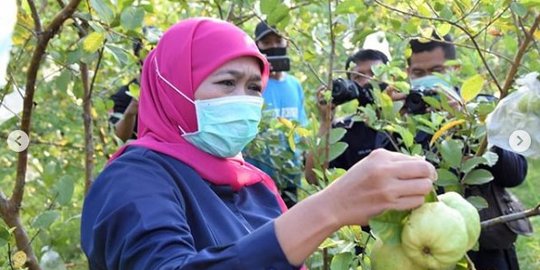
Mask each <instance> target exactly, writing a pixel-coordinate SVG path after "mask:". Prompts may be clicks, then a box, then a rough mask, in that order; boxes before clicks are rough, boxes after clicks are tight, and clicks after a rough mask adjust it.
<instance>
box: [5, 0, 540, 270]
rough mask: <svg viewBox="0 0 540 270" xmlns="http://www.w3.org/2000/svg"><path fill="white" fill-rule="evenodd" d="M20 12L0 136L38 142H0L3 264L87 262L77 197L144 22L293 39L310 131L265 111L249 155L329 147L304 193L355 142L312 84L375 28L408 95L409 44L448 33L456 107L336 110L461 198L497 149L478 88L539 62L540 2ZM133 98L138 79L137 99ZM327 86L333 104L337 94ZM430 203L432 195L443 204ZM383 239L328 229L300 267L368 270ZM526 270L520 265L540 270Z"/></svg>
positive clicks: (289, 161)
mask: <svg viewBox="0 0 540 270" xmlns="http://www.w3.org/2000/svg"><path fill="white" fill-rule="evenodd" d="M18 7H19V10H18V15H17V25H16V27H15V31H14V34H13V48H12V51H11V61H10V64H9V67H8V72H7V84H6V86H5V87H4V88H2V89H0V101H2V100H4V97H5V96H6V95H8V94H11V93H20V97H21V99H23V101H24V102H23V108H22V111H21V112H20V113H17V112H14V113H15V115H14V117H12V118H11V119H9V120H8V121H6V122H3V123H0V125H1V126H2V129H1V131H0V137H2V138H3V139H5V138H7V136H8V134H9V132H10V131H11V130H15V129H21V130H23V131H25V132H26V133H28V134H29V135H30V141H31V143H30V147H29V148H28V149H27V150H25V151H22V152H20V153H15V152H12V151H10V150H9V149H8V148H7V147H6V146H5V144H2V146H1V147H0V217H1V218H2V220H3V222H0V268H2V269H25V268H26V269H32V270H34V269H86V268H87V266H86V262H85V258H84V255H83V254H82V251H81V250H80V247H79V225H80V212H81V206H82V201H83V198H84V194H85V192H86V191H87V190H88V188H89V187H90V186H91V184H92V179H94V178H95V176H96V175H97V174H98V173H99V172H100V171H101V170H102V168H103V166H104V165H105V163H106V161H107V159H108V158H109V157H110V156H111V155H112V154H113V153H114V152H115V150H116V149H117V148H118V147H119V145H121V141H120V140H119V139H117V138H116V137H115V136H114V132H113V131H112V129H111V127H110V125H109V123H108V117H109V111H111V110H112V107H113V102H112V101H111V100H110V96H111V95H112V94H113V93H114V92H115V91H116V90H117V89H118V88H119V87H120V86H122V85H124V84H127V83H128V82H129V81H131V80H132V79H134V78H136V77H137V76H138V72H139V69H140V66H139V61H140V59H138V58H137V57H136V56H135V55H134V54H133V53H132V47H133V44H134V42H136V41H139V40H141V41H142V44H143V49H142V54H141V57H144V55H146V53H148V51H149V50H151V49H152V46H154V45H155V43H153V41H151V40H149V39H148V37H147V36H145V34H144V33H143V30H142V29H143V27H144V26H154V27H156V28H158V29H161V30H165V29H166V28H167V27H168V26H170V25H172V24H173V23H175V22H177V21H179V20H181V19H183V18H187V17H192V16H209V17H216V18H221V19H224V20H228V21H231V22H233V23H235V24H237V25H239V26H240V27H241V28H243V29H244V30H245V31H246V32H247V33H253V30H254V26H255V24H256V23H257V22H258V21H259V20H261V19H267V20H268V22H269V23H270V24H272V25H276V27H277V28H278V29H279V30H280V31H281V32H282V33H284V35H285V36H286V38H287V39H288V41H289V54H290V56H291V58H292V71H291V73H292V74H294V75H295V76H296V77H297V78H299V79H300V80H301V81H302V86H303V87H304V89H305V97H306V101H305V105H306V106H307V110H308V112H309V115H310V121H309V124H308V126H306V127H302V126H300V125H299V124H298V123H294V122H290V121H287V120H284V119H272V117H271V116H266V117H265V118H264V119H265V120H263V123H261V133H260V134H259V136H258V137H257V139H256V140H254V141H253V143H252V144H250V145H249V146H248V148H247V149H246V151H247V152H249V153H252V154H262V153H270V155H271V156H272V158H271V159H270V160H268V161H267V162H268V165H269V166H272V167H275V168H279V170H280V174H279V175H294V174H302V173H303V166H302V164H297V163H294V162H293V160H294V159H296V158H298V156H297V155H296V154H295V152H296V153H301V152H306V151H312V152H314V153H321V154H318V155H316V156H315V170H314V172H315V174H316V176H317V178H319V182H318V184H317V185H310V184H308V183H307V182H303V183H302V185H301V196H300V198H299V199H302V198H303V197H305V196H307V195H308V194H311V193H313V192H316V191H317V190H319V189H320V188H322V187H324V186H326V185H328V184H330V183H331V182H332V181H334V180H335V179H337V178H338V177H339V176H340V175H341V174H342V173H343V172H344V171H343V170H340V169H328V168H326V164H327V162H328V161H330V160H332V159H334V158H335V157H337V156H339V155H340V154H341V153H343V151H345V149H346V147H347V144H346V143H344V142H341V141H340V139H341V138H342V137H343V136H344V134H345V130H344V129H342V128H336V129H332V130H328V132H326V135H325V136H318V135H317V131H318V128H319V123H320V121H319V116H318V111H317V101H316V95H317V94H316V89H318V88H319V86H321V85H323V86H326V88H330V86H331V85H332V83H331V82H332V80H333V79H335V78H338V77H344V76H345V70H344V68H343V66H344V62H345V59H346V57H347V56H348V55H350V54H352V53H353V52H355V51H356V50H357V49H358V48H359V47H360V45H361V44H362V41H363V40H364V39H365V37H366V36H367V35H369V34H371V33H373V32H376V31H383V32H385V34H386V38H387V39H388V42H389V44H390V48H391V51H390V52H391V54H392V61H391V62H390V64H389V65H387V66H384V67H379V68H376V69H375V70H374V74H375V76H374V78H373V80H374V81H379V82H385V83H387V84H389V85H391V86H392V87H394V88H395V89H397V90H398V91H400V92H403V93H408V91H409V89H410V85H409V82H408V78H407V75H406V73H405V72H404V70H405V67H406V63H407V57H408V56H410V54H411V50H410V48H408V45H407V44H408V41H409V40H410V39H411V38H420V39H421V40H429V39H431V37H432V33H433V32H434V31H435V32H436V33H437V34H439V35H440V36H442V35H445V34H451V35H452V36H453V38H454V44H455V45H456V46H457V48H458V59H457V60H455V61H452V62H449V63H447V65H450V66H455V67H459V68H456V69H454V72H453V73H452V74H451V76H450V80H451V82H452V84H453V85H456V86H460V87H461V96H462V100H461V101H462V104H461V105H462V110H456V109H454V108H453V107H452V106H450V104H449V100H448V99H447V98H445V97H444V96H441V97H440V98H438V99H437V98H433V97H426V98H424V101H425V102H426V103H428V104H429V105H430V107H431V108H434V109H433V110H432V111H430V112H429V113H426V114H402V113H400V108H401V106H402V104H397V103H396V104H395V103H394V102H392V100H391V98H390V97H389V96H388V95H387V94H386V93H385V92H384V91H381V89H376V90H375V91H374V93H375V100H376V102H375V104H376V105H369V106H367V107H360V108H359V107H358V104H357V103H356V102H350V103H347V104H343V105H340V106H338V107H337V108H336V116H337V117H339V116H344V115H350V114H355V119H356V120H361V121H365V122H366V123H367V124H368V125H369V126H370V127H373V128H375V129H377V130H380V131H384V132H385V133H386V134H387V135H388V138H389V139H390V140H391V142H392V145H393V146H394V148H395V150H396V151H399V152H403V153H407V154H410V155H421V156H425V158H426V159H428V160H429V161H430V162H432V163H434V164H436V165H437V168H438V174H439V180H438V181H437V182H436V185H437V187H435V188H443V189H444V190H446V191H455V192H457V193H462V192H463V188H464V187H466V186H472V185H479V184H483V183H486V182H489V181H491V180H492V179H493V176H492V175H491V174H490V173H489V172H488V171H487V170H486V169H484V168H485V166H490V165H493V164H494V163H495V162H496V161H497V155H496V154H493V153H491V152H489V151H486V149H487V141H486V125H485V120H486V117H487V115H488V114H489V113H490V112H492V111H493V110H494V108H495V106H496V102H484V101H480V100H478V99H476V98H475V97H476V96H477V95H478V94H479V93H487V94H494V95H496V96H498V97H499V98H500V99H502V98H504V97H505V96H507V95H508V94H509V93H511V92H512V91H513V90H514V88H515V84H514V81H515V79H516V78H518V77H519V76H521V75H524V74H527V73H530V72H532V71H539V70H540V47H538V46H539V45H538V43H537V40H538V39H539V38H540V31H539V30H538V25H539V23H540V1H538V0H519V1H509V0H495V1H482V0H477V1H474V0H458V1H450V2H448V1H443V0H433V1H423V0H408V1H394V0H388V1H378V0H365V1H356V0H344V1H335V0H334V1H332V0H328V1H314V0H303V1H300V0H298V1H297V0H291V1H277V0H265V1H255V0H245V1H184V0H171V1H165V0H137V1H135V0H117V1H110V0H89V1H81V0H44V1H34V0H21V1H18ZM171 11H173V12H171ZM138 91H139V89H137V88H136V87H131V88H130V94H131V95H134V96H136V95H138ZM326 92H327V93H326V94H325V96H326V97H327V99H329V98H330V97H331V95H330V90H328V91H326ZM537 103H538V102H537V101H530V102H527V103H525V102H523V104H520V105H519V106H520V108H521V110H522V111H523V112H525V113H529V114H531V115H532V114H535V113H537V111H538V110H537V107H538V106H537V105H538V104H537ZM536 117H538V116H536ZM419 131H422V132H425V133H427V134H430V135H431V136H432V139H431V141H430V142H429V145H427V147H423V146H422V145H419V144H417V143H416V142H415V140H414V136H415V134H417V133H418V132H419ZM530 170H535V168H531V169H530ZM276 181H277V183H278V185H280V186H284V185H287V184H288V183H287V181H288V180H287V178H286V177H278V178H277V179H276ZM466 199H467V201H468V203H470V204H472V205H474V206H475V207H476V208H477V209H481V208H483V207H486V206H487V203H486V201H485V200H483V199H482V198H480V197H475V196H472V197H467V198H466ZM426 201H427V202H430V203H436V202H435V201H437V197H436V196H434V195H432V196H430V198H427V199H426ZM439 203H441V202H439ZM450 210H452V209H450ZM413 215H414V214H411V213H409V212H387V213H384V214H383V215H381V216H379V217H377V218H376V219H374V220H372V222H371V224H370V225H371V227H372V230H373V232H374V233H375V234H376V235H378V236H379V237H380V238H382V239H386V240H387V241H390V242H392V241H396V242H400V241H401V239H402V238H399V236H400V235H401V236H402V231H403V230H404V225H403V224H404V222H403V221H404V220H408V219H409V218H410V219H412V218H413V217H412V216H413ZM458 227H459V226H458ZM537 229H540V228H537ZM402 237H403V236H402ZM392 239H393V240H392ZM448 244H450V243H448ZM456 244H457V245H460V244H463V243H456ZM467 244H469V243H467ZM382 247H384V248H388V247H385V246H381V244H380V243H379V244H378V243H376V241H375V240H374V239H373V238H372V237H371V236H370V235H369V234H367V233H365V232H363V231H362V230H361V229H360V228H359V227H356V226H350V227H345V228H343V229H342V230H340V231H339V232H337V233H336V234H335V235H334V236H333V237H331V238H328V239H327V240H326V241H325V242H324V243H323V244H322V245H321V246H320V248H319V250H318V251H317V252H316V253H315V254H314V255H313V256H312V257H310V258H309V259H308V260H307V261H306V265H307V266H308V267H309V268H310V269H351V268H353V269H371V267H372V266H373V262H374V261H376V259H375V258H376V257H377V254H381V252H382V253H383V254H384V252H385V251H381V248H382ZM390 248H393V249H395V248H399V247H396V246H391V247H390ZM358 249H364V250H365V251H366V252H364V253H359V252H358ZM522 252H523V253H524V254H527V256H531V257H533V258H534V257H536V260H538V259H539V257H538V255H537V254H533V252H530V253H526V252H527V251H526V250H518V253H522ZM391 253H395V251H391ZM357 254H360V255H357ZM461 255H463V254H461ZM379 256H380V255H379ZM407 256H409V255H407ZM370 257H372V258H371V259H370ZM409 257H410V256H409ZM458 257H460V258H459V259H458V260H459V263H458V269H472V268H471V267H472V266H471V265H469V263H468V262H467V258H466V257H463V256H458ZM532 261H534V259H532ZM527 267H528V265H522V268H523V269H532V268H527Z"/></svg>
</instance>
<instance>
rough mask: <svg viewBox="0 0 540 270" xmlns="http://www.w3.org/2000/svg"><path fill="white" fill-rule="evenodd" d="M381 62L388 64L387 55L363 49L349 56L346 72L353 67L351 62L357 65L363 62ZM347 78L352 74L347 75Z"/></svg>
mask: <svg viewBox="0 0 540 270" xmlns="http://www.w3.org/2000/svg"><path fill="white" fill-rule="evenodd" d="M377 60H380V61H381V62H383V63H384V64H387V63H388V57H387V56H386V54H384V53H382V52H380V51H377V50H372V49H361V50H359V51H357V52H356V53H355V54H353V55H351V56H349V58H347V62H346V63H345V70H347V71H348V70H349V67H350V65H351V62H354V63H357V62H361V61H377ZM347 76H350V74H347Z"/></svg>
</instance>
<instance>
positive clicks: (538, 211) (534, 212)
mask: <svg viewBox="0 0 540 270" xmlns="http://www.w3.org/2000/svg"><path fill="white" fill-rule="evenodd" d="M533 216H540V204H538V205H537V206H536V207H535V208H532V209H529V210H525V211H523V212H518V213H513V214H509V215H504V216H500V217H496V218H492V219H488V220H486V221H483V222H482V223H480V224H481V226H482V229H483V228H487V227H490V226H494V225H497V224H501V223H506V222H510V221H514V220H518V219H523V218H529V217H533Z"/></svg>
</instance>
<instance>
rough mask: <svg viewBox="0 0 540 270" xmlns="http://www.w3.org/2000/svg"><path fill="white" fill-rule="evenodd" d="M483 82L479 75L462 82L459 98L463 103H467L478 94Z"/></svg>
mask: <svg viewBox="0 0 540 270" xmlns="http://www.w3.org/2000/svg"><path fill="white" fill-rule="evenodd" d="M484 81H485V80H484V77H482V76H481V75H480V74H476V75H474V76H472V77H470V78H468V79H467V80H465V81H464V82H463V85H462V86H461V96H462V97H463V99H464V100H465V102H469V101H470V100H472V99H473V98H475V97H476V96H477V95H478V93H480V90H482V86H483V85H484Z"/></svg>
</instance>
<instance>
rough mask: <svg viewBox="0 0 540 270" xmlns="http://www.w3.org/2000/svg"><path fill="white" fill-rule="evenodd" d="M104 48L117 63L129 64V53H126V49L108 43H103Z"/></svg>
mask: <svg viewBox="0 0 540 270" xmlns="http://www.w3.org/2000/svg"><path fill="white" fill-rule="evenodd" d="M105 48H106V49H107V50H108V51H110V52H111V53H112V55H113V56H114V58H115V59H116V61H118V63H119V64H121V65H127V64H129V55H128V54H127V53H126V50H124V49H122V48H119V47H116V46H113V45H110V44H107V45H105Z"/></svg>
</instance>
